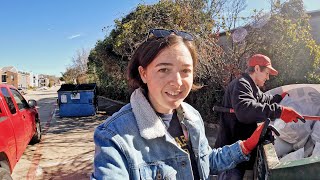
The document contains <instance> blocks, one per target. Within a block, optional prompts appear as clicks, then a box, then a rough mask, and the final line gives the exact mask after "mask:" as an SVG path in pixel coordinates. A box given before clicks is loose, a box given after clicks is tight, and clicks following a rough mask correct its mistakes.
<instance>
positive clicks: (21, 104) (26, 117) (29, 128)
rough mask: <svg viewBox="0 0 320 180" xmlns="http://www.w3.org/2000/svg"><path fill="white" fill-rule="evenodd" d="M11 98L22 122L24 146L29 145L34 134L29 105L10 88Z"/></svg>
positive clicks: (32, 117)
mask: <svg viewBox="0 0 320 180" xmlns="http://www.w3.org/2000/svg"><path fill="white" fill-rule="evenodd" d="M10 91H11V93H12V95H13V98H14V100H15V102H16V104H17V107H18V111H19V113H20V115H21V117H22V121H23V122H24V131H25V146H27V145H28V144H29V141H30V139H31V137H32V136H33V134H34V127H35V119H34V118H35V117H34V113H33V111H32V110H31V109H30V107H29V104H28V103H27V101H26V100H25V99H24V97H23V96H22V95H21V94H20V93H19V91H18V90H16V89H12V88H10Z"/></svg>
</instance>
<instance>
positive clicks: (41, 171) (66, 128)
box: [12, 87, 107, 180]
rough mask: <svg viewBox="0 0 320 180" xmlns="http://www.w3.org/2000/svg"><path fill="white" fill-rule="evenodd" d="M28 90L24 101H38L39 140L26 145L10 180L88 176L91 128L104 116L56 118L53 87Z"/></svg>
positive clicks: (91, 158)
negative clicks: (40, 135)
mask: <svg viewBox="0 0 320 180" xmlns="http://www.w3.org/2000/svg"><path fill="white" fill-rule="evenodd" d="M58 89H59V87H53V88H50V89H48V90H41V91H28V93H27V94H26V95H25V98H26V99H27V100H29V99H34V100H36V101H37V102H38V106H39V113H40V120H41V128H42V140H41V142H40V143H39V144H36V145H33V146H32V145H28V147H27V149H26V151H25V152H24V154H23V156H22V157H21V159H20V160H19V162H18V163H17V165H16V167H15V168H14V170H13V173H12V177H13V179H14V180H20V179H28V180H37V179H39V180H40V179H77V180H80V179H89V177H90V174H91V173H92V170H93V167H92V163H93V156H94V143H93V131H94V128H95V127H96V126H97V125H98V124H100V123H102V122H103V121H104V120H105V119H106V117H107V116H106V115H101V114H100V115H99V114H98V115H96V116H92V117H80V118H75V117H74V118H60V117H59V115H58V114H59V111H58V108H57V104H56V102H57V101H56V99H57V96H58V95H57V90H58Z"/></svg>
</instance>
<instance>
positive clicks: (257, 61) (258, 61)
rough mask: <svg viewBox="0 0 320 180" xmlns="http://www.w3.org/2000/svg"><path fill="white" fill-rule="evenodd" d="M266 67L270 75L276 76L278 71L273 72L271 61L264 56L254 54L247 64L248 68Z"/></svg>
mask: <svg viewBox="0 0 320 180" xmlns="http://www.w3.org/2000/svg"><path fill="white" fill-rule="evenodd" d="M256 65H259V66H266V67H267V68H269V69H270V75H273V76H276V75H277V74H278V71H277V70H275V69H274V68H273V67H272V65H271V60H270V58H268V56H265V55H263V54H255V55H253V56H252V57H251V58H250V59H249V62H248V66H249V67H250V66H252V67H254V66H256Z"/></svg>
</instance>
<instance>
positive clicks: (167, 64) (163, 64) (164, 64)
mask: <svg viewBox="0 0 320 180" xmlns="http://www.w3.org/2000/svg"><path fill="white" fill-rule="evenodd" d="M158 66H173V64H172V63H159V64H157V65H156V67H158Z"/></svg>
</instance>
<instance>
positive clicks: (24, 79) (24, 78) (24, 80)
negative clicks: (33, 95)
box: [18, 71, 30, 88]
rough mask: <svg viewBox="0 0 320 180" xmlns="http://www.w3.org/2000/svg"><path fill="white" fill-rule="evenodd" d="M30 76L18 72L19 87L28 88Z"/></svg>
mask: <svg viewBox="0 0 320 180" xmlns="http://www.w3.org/2000/svg"><path fill="white" fill-rule="evenodd" d="M28 79H30V78H29V74H28V73H26V72H20V71H19V72H18V87H21V88H28V86H29V84H28V82H29V80H28Z"/></svg>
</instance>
